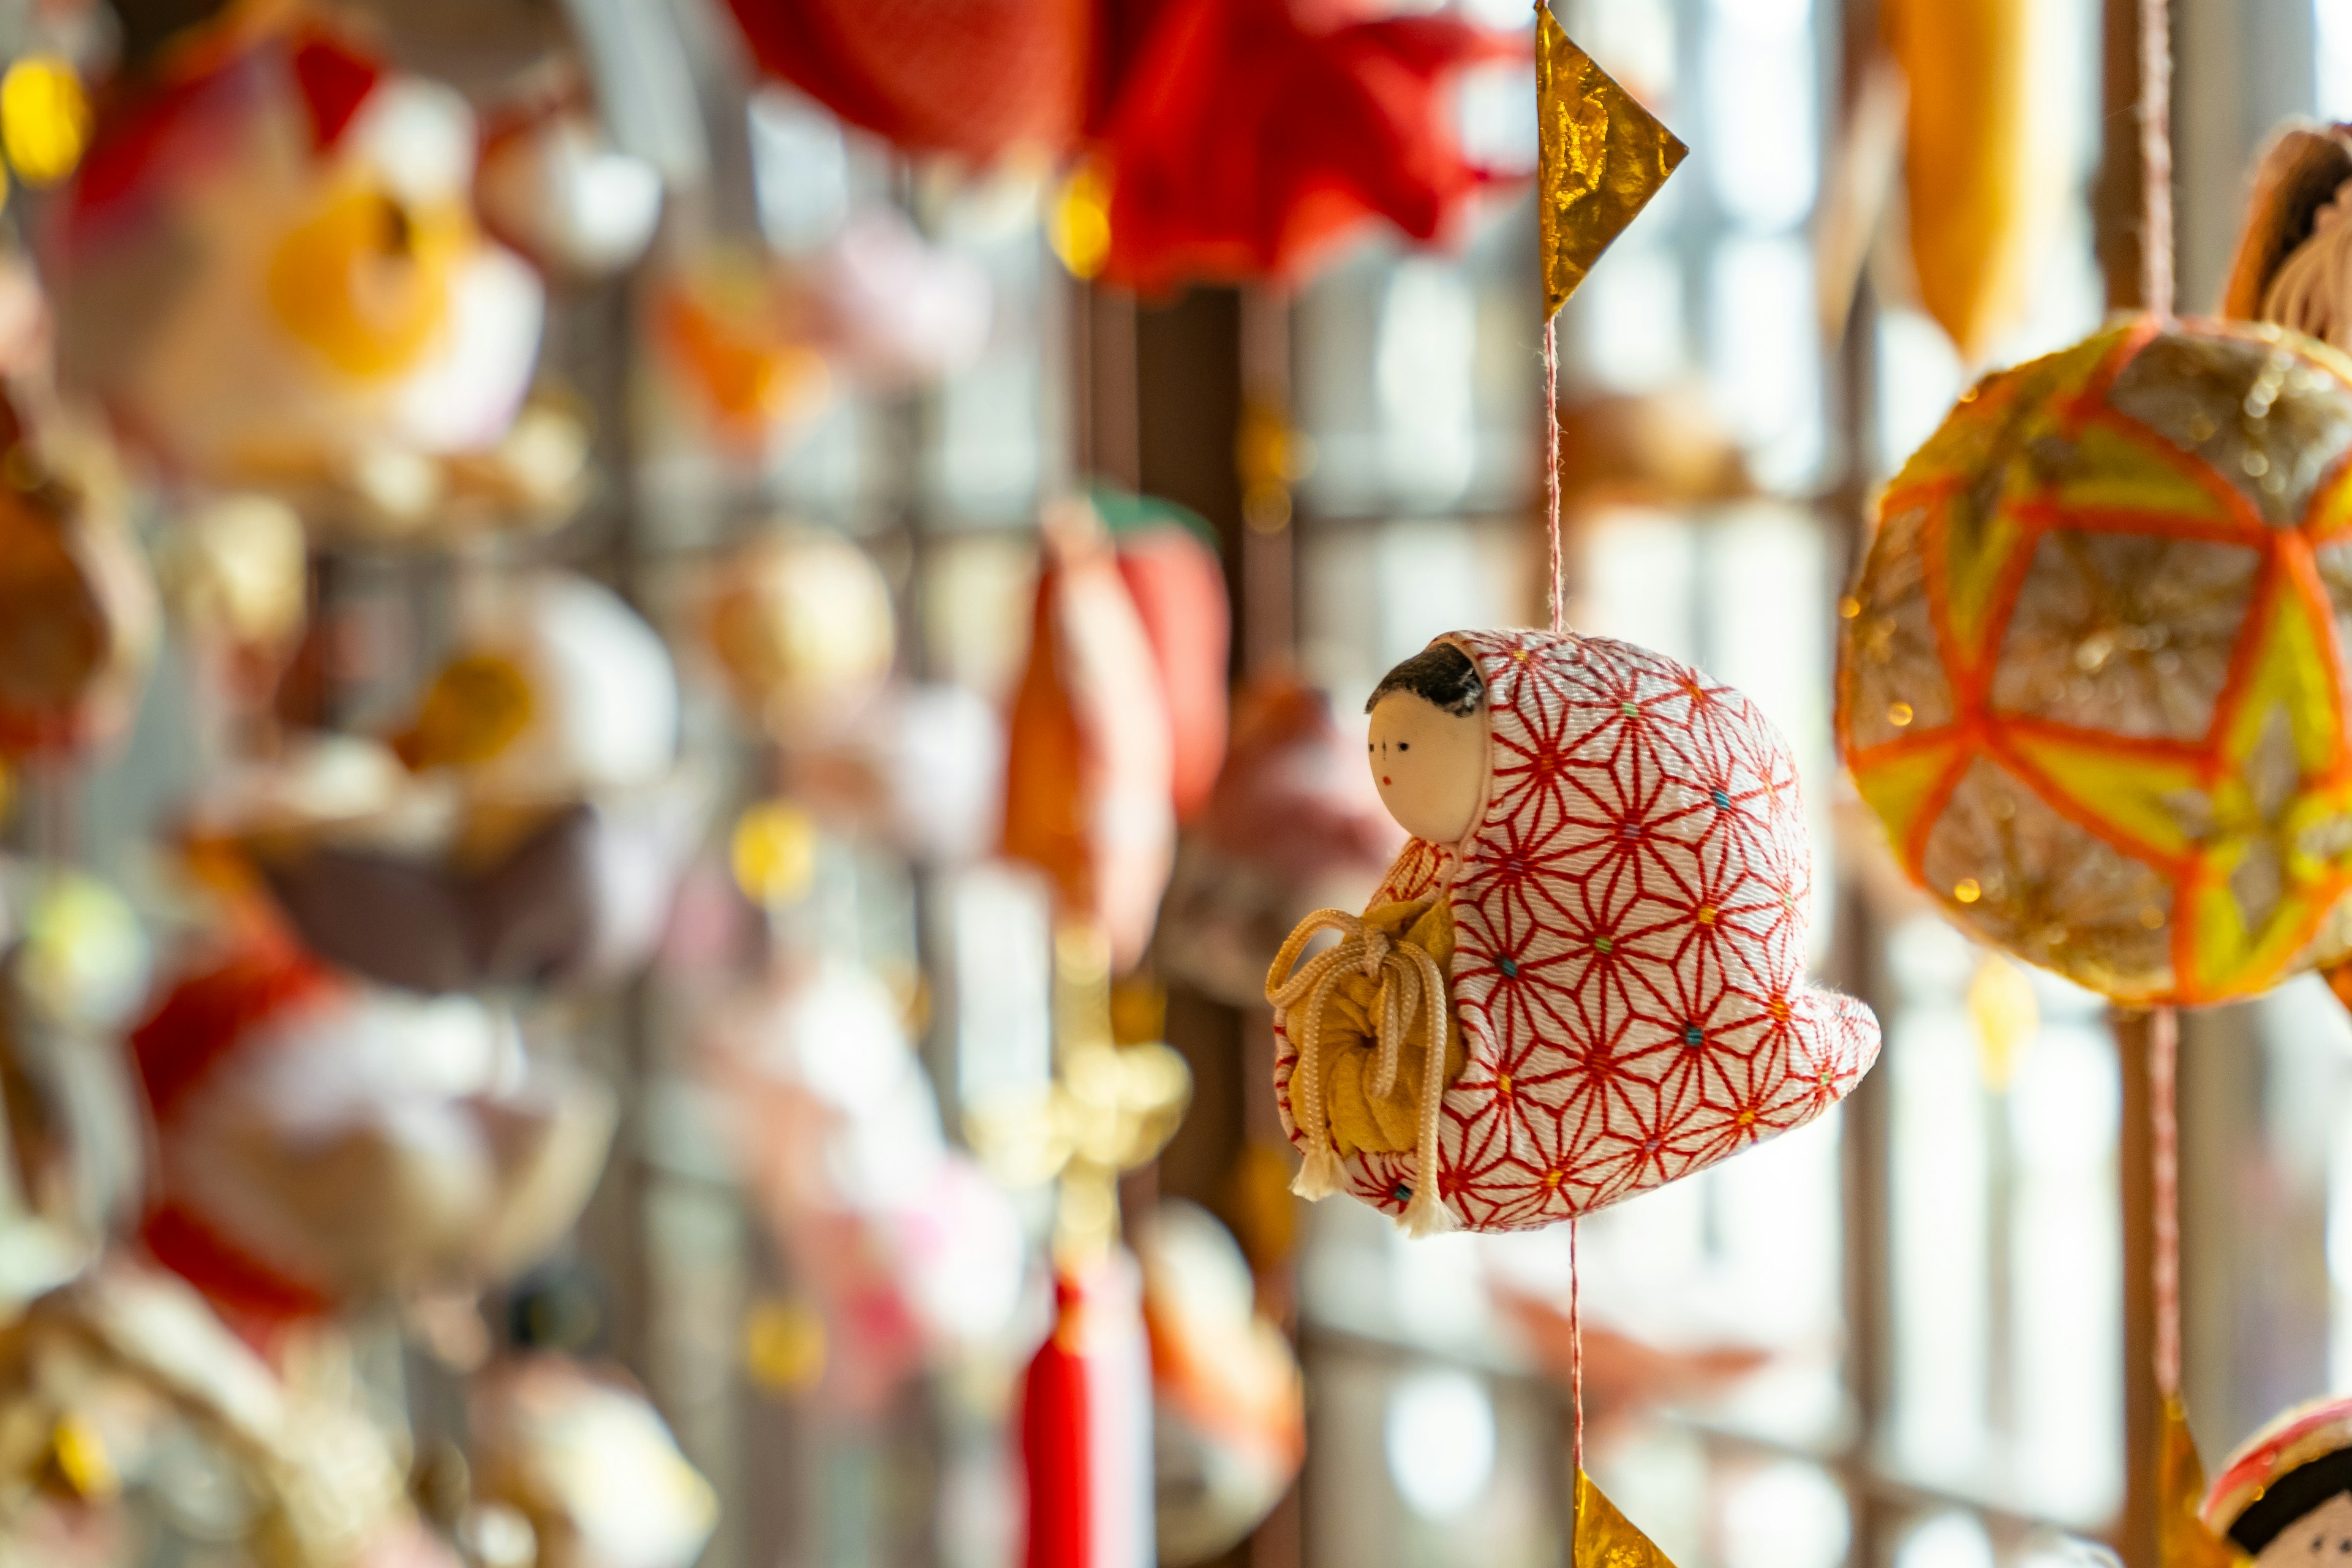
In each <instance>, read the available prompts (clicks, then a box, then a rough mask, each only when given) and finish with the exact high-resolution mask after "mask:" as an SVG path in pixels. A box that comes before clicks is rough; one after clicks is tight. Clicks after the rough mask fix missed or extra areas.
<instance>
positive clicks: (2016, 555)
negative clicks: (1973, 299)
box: [1837, 319, 2352, 1005]
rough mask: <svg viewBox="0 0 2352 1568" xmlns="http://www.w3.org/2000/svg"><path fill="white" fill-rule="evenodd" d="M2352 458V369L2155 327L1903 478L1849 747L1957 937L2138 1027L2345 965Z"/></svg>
mask: <svg viewBox="0 0 2352 1568" xmlns="http://www.w3.org/2000/svg"><path fill="white" fill-rule="evenodd" d="M2347 450H2352V363H2347V362H2345V361H2344V360H2343V359H2341V358H2340V357H2338V356H2337V355H2336V353H2334V352H2332V351H2330V350H2328V349H2326V348H2325V347H2323V346H2321V345H2319V344H2317V343H2315V342H2311V341H2310V340H2309V339H2306V338H2303V337H2299V336H2297V335H2295V334H2293V333H2283V332H2281V331H2278V330H2277V329H2276V328H2270V327H2241V326H2235V325H2225V324H2203V325H2191V324H2173V325H2160V324H2158V322H2157V321H2155V320H2153V319H2147V320H2142V321H2137V322H2135V323H2132V324H2129V325H2126V326H2121V327H2116V328H2114V329H2111V330H2109V331H2105V332H2102V333H2100V334H2098V335H2097V336H2095V337H2093V338H2090V339H2088V340H2086V341H2085V342H2082V343H2079V344H2077V345H2075V346H2074V348H2071V349H2068V350H2065V351H2063V353H2057V354H2053V355H2051V356H2049V357H2047V358H2045V359H2041V360H2037V361H2034V362H2033V363H2030V364H2026V365H2022V366H2020V367H2019V368H2017V369H2015V370H2011V371H2007V372H2003V373H2001V374H1998V375H1995V376H1993V377H1991V378H1990V379H1988V380H1987V381H1985V382H1983V383H1982V384H1979V386H1978V387H1977V388H1976V389H1975V390H1974V391H1973V392H1971V393H1969V395H1968V396H1967V397H1966V398H1964V399H1963V400H1962V402H1961V403H1960V405H1959V406H1958V408H1956V409H1955V410H1954V411H1953V412H1952V414H1951V416H1949V417H1948V419H1947V420H1946V421H1945V423H1944V426H1943V428H1942V429H1940V430H1939V431H1937V434H1936V435H1935V436H1934V437H1931V438H1930V439H1929V440H1928V442H1927V445H1926V446H1924V447H1921V448H1920V449H1919V451H1918V452H1917V453H1916V454H1915V455H1914V456H1913V458H1911V460H1910V462H1909V463H1908V464H1906V466H1905V468H1904V469H1903V472H1902V473H1901V474H1900V475H1898V476H1897V477H1896V479H1895V482H1894V484H1893V485H1892V486H1891V487H1889V489H1888V490H1887V493H1886V498H1885V501H1884V502H1883V503H1882V505H1881V508H1880V524H1879V531H1878V535H1877V538H1876V540H1875V541H1874V542H1873V544H1872V547H1871V551H1870V555H1869V558H1868V560H1867V561H1866V562H1865V563H1864V567H1863V571H1862V575H1861V579H1860V581H1859V582H1858V584H1856V586H1855V589H1854V592H1853V596H1852V597H1851V598H1849V599H1848V600H1847V601H1846V602H1845V604H1843V605H1842V606H1841V610H1842V613H1843V616H1844V621H1843V626H1842V628H1841V635H1840V638H1839V677H1838V719H1837V725H1838V736H1839V745H1840V748H1841V750H1842V752H1843V754H1844V757H1845V760H1846V763H1847V764H1848V766H1849V767H1851V768H1852V769H1853V776H1854V781H1855V784H1857V785H1858V786H1859V788H1860V790H1861V793H1862V795H1863V798H1864V800H1865V801H1867V802H1868V803H1869V804H1870V805H1871V807H1872V809H1873V810H1874V811H1875V812H1876V813H1877V814H1878V816H1879V817H1880V818H1881V819H1882V820H1883V821H1884V822H1885V825H1886V828H1887V831H1888V834H1889V836H1890V837H1891V838H1892V839H1893V842H1894V847H1895V853H1896V855H1897V857H1898V858H1900V860H1901V861H1902V864H1903V866H1904V868H1905V869H1906V871H1907V872H1909V874H1910V875H1911V876H1912V877H1913V878H1914V879H1916V880H1918V881H1919V882H1920V883H1921V884H1923V885H1924V886H1925V887H1926V888H1927V890H1928V891H1929V892H1930V893H1932V894H1933V895H1934V896H1935V897H1936V899H1937V900H1938V902H1940V903H1941V904H1942V905H1943V906H1944V909H1945V910H1946V912H1947V913H1948V915H1949V916H1950V917H1951V918H1952V919H1953V920H1955V921H1957V922H1958V924H1959V925H1960V926H1962V927H1963V928H1964V929H1966V930H1967V931H1969V932H1970V933H1972V934H1973V935H1975V936H1977V937H1979V938H1980V939H1982V940H1984V941H1986V942H1991V943H1993V944H1994V945H1996V946H1999V947H2001V948H2004V949H2006V950H2008V951H2009V952H2013V953H2015V954H2016V955H2018V956H2019V957H2021V958H2023V959H2025V960H2027V961H2028V962H2030V963H2037V964H2041V965H2042V966H2043V967H2045V968H2048V969H2052V970H2054V971H2056V972H2057V973H2061V974H2063V975H2065V976H2066V977H2067V978H2068V979H2070V980H2073V981H2074V982H2076V983H2077V984H2083V985H2085V986H2088V987H2090V988H2091V989H2093V990H2095V991H2097V992H2100V993H2102V994H2105V995H2106V996H2108V997H2111V998H2113V999H2115V1000H2116V1001H2120V1002H2126V1003H2130V1004H2134V1005H2158V1004H2182V1005H2195V1004H2202V1003H2212V1002H2221V1001H2225V1000H2228V999H2230V998H2231V997H2236V996H2245V995H2250V994H2253V993H2255V992H2257V991H2261V990H2263V989H2264V988H2265V987H2267V986H2269V985H2271V984H2274V983H2276V982H2277V981H2278V980H2279V979H2281V978H2282V977H2283V976H2284V975H2286V974H2288V973H2293V972H2294V971H2296V970H2299V969H2304V968H2308V967H2312V966H2314V965H2315V964H2320V963H2326V962H2327V961H2329V960H2330V959H2333V958H2335V957H2337V956H2340V955H2342V954H2343V953H2344V952H2346V951H2347V948H2352V919H2347V915H2346V914H2344V913H2342V912H2339V910H2338V906H2339V905H2340V904H2341V903H2342V901H2343V895H2344V893H2345V891H2346V889H2347V887H2352V828H2347V816H2346V813H2347V808H2352V749H2348V748H2347V738H2346V728H2345V726H2346V714H2347V710H2352V691H2347V688H2346V676H2345V669H2346V664H2345V656H2344V651H2343V648H2342V647H2341V635H2340V633H2339V630H2338V622H2337V619H2336V617H2337V616H2340V615H2343V614H2345V613H2346V612H2347V608H2352V477H2347V475H2346V474H2345V473H2344V472H2343V470H2342V468H2341V466H2340V459H2341V458H2343V456H2344V455H2345V453H2346V452H2347Z"/></svg>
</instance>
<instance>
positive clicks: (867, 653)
mask: <svg viewBox="0 0 2352 1568" xmlns="http://www.w3.org/2000/svg"><path fill="white" fill-rule="evenodd" d="M703 632H704V637H705V640H706V641H707V643H708V645H709V649H710V651H711V653H712V655H713V656H714V657H715V658H717V660H718V663H719V671H720V673H721V674H722V675H723V676H724V677H725V679H726V681H727V686H728V689H729V691H730V693H732V694H733V696H734V698H735V700H736V702H737V704H738V705H739V706H740V708H741V709H742V710H743V713H744V715H745V717H747V718H748V719H750V720H751V721H752V722H753V723H756V724H759V725H761V727H762V728H764V729H766V730H767V731H769V732H770V733H771V734H772V735H774V736H775V737H776V738H777V739H778V740H780V741H782V742H787V743H790V742H806V741H813V740H824V739H830V738H832V737H834V736H836V735H839V734H840V733H842V732H843V731H844V730H845V727H846V726H847V724H848V723H849V722H850V721H852V720H854V719H856V717H857V716H858V715H859V714H860V713H861V712H862V711H863V710H864V709H865V708H866V705H867V704H868V703H869V702H871V701H872V700H873V699H874V697H875V695H876V694H877V692H878V691H880V690H881V689H882V683H883V682H884V680H885V679H887V678H888V676H889V674H890V664H891V660H892V658H894V657H895V656H896V654H897V651H898V625H897V618H896V616H894V615H893V613H892V611H891V607H890V585H889V584H887V583H886V582H884V581H883V578H882V574H881V571H880V569H879V568H877V566H876V565H875V564H874V562H873V560H872V558H871V557H869V556H868V555H867V554H866V552H865V551H863V550H860V549H859V548H858V547H857V546H856V544H854V543H852V542H850V541H849V540H847V539H845V538H843V537H842V536H840V535H839V534H835V533H827V532H824V531H821V530H818V529H812V528H798V527H787V528H780V529H777V530H775V531H772V532H769V533H765V534H762V535H761V536H760V537H759V538H757V539H754V540H752V541H751V542H749V543H747V544H745V545H744V546H743V547H742V548H741V549H740V550H739V551H737V552H735V554H734V555H733V556H732V557H731V558H730V560H729V561H728V562H727V563H726V564H725V566H724V568H723V569H722V573H721V575H720V577H719V582H718V584H717V585H716V588H715V591H714V592H713V594H712V595H711V597H710V601H709V609H708V611H707V612H706V614H705V617H704V622H703Z"/></svg>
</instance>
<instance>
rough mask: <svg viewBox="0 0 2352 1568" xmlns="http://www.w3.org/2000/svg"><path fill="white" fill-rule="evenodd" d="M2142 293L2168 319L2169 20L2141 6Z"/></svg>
mask: <svg viewBox="0 0 2352 1568" xmlns="http://www.w3.org/2000/svg"><path fill="white" fill-rule="evenodd" d="M2139 164H2140V203H2141V206H2140V216H2141V219H2142V225H2141V231H2140V287H2141V292H2142V293H2143V294H2144V295H2146V299H2145V300H2143V303H2144V304H2145V305H2146V306H2147V309H2148V310H2150V311H2152V312H2153V313H2154V314H2156V315H2158V316H2164V317H2169V316H2170V315H2171V314H2172V295H2173V279H2172V243H2173V241H2172V16H2171V13H2170V10H2169V8H2168V4H2167V0H2139Z"/></svg>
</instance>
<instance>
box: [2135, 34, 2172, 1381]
mask: <svg viewBox="0 0 2352 1568" xmlns="http://www.w3.org/2000/svg"><path fill="white" fill-rule="evenodd" d="M2139 158H2140V202H2141V208H2140V213H2141V229H2140V287H2141V291H2142V293H2143V295H2144V296H2145V298H2144V300H2143V301H2142V302H2143V303H2144V304H2145V305H2146V307H2147V310H2149V311H2150V312H2152V313H2153V314H2155V315H2157V316H2158V317H2163V318H2169V317H2170V316H2171V314H2172V306H2173V292H2174V280H2173V269H2172V248H2173V216H2172V17H2171V12H2170V7H2169V5H2168V3H2167V0H2140V3H2139ZM2179 1060H2180V1018H2179V1015H2178V1014H2177V1013H2175V1012H2174V1011H2173V1010H2172V1009H2171V1008H2169V1007H2158V1008H2157V1009H2156V1010H2155V1011H2154V1012H2153V1013H2151V1014H2150V1015H2149V1016H2148V1021H2147V1101H2148V1105H2147V1121H2148V1165H2149V1171H2148V1188H2149V1200H2150V1205H2149V1206H2150V1207H2151V1208H2153V1209H2154V1211H2155V1212H2154V1214H2153V1215H2152V1216H2151V1218H2150V1226H2149V1228H2150V1230H2151V1232H2152V1233H2153V1234H2152V1236H2151V1237H2150V1242H2151V1245H2150V1247H2149V1251H2150V1253H2151V1255H2152V1256H2151V1258H2150V1261H2149V1271H2150V1274H2151V1279H2149V1287H2150V1289H2149V1294H2150V1295H2151V1296H2152V1297H2153V1299H2154V1307H2155V1313H2156V1322H2155V1325H2154V1330H2155V1331H2154V1332H2153V1334H2152V1335H2151V1336H2150V1337H2151V1339H2152V1340H2153V1341H2154V1347H2153V1353H2154V1357H2155V1361H2156V1366H2155V1372H2156V1387H2157V1392H2158V1394H2162V1395H2163V1396H2164V1397H2166V1398H2167V1399H2172V1398H2177V1397H2179V1394H2180V1122H2179V1093H2178V1089H2179Z"/></svg>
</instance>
